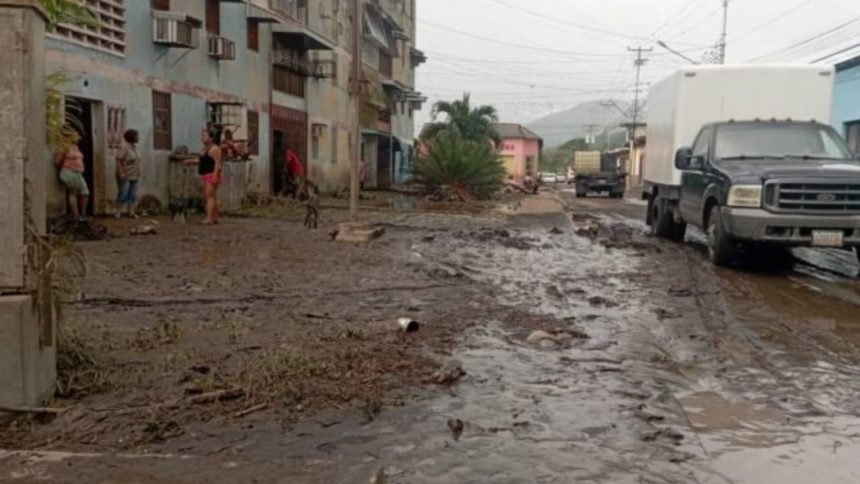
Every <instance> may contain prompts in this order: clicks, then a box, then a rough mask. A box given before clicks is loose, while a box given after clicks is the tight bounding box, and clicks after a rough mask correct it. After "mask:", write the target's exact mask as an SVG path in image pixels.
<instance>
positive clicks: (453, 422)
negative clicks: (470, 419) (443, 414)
mask: <svg viewBox="0 0 860 484" xmlns="http://www.w3.org/2000/svg"><path fill="white" fill-rule="evenodd" d="M465 427H466V426H465V424H464V423H463V421H462V420H460V419H459V418H449V419H448V429H450V430H451V435H453V436H454V440H460V436H461V435H463V429H464V428H465Z"/></svg>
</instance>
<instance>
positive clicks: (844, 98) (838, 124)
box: [833, 65, 860, 136]
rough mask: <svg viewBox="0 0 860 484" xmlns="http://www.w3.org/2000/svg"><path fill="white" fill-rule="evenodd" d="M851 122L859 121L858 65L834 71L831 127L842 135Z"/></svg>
mask: <svg viewBox="0 0 860 484" xmlns="http://www.w3.org/2000/svg"><path fill="white" fill-rule="evenodd" d="M853 122H860V65H858V66H855V67H852V68H849V69H845V70H842V71H840V72H837V73H836V91H835V96H834V106H833V127H834V128H836V129H837V130H838V131H839V132H840V133H841V134H842V135H843V136H844V135H845V134H846V131H845V126H846V124H848V123H853Z"/></svg>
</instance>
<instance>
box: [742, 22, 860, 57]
mask: <svg viewBox="0 0 860 484" xmlns="http://www.w3.org/2000/svg"><path fill="white" fill-rule="evenodd" d="M857 22H860V17H855V18H853V19H851V20H849V21H847V22H845V23H841V24H839V25H837V26H835V27H832V28H830V29H827V30H825V31H824V32H821V33H819V34H816V35H813V36H812V37H808V38H806V39H804V40H801V41H800V42H796V43H794V44H792V45H789V46H788V47H784V48H782V49H779V50H777V51H774V52H771V53H769V54H764V55H761V56H759V57H756V58H754V59H750V60H749V62H758V61H762V60H765V59H768V58H773V57H775V56H779V55H780V54H784V53H787V52H791V51H793V50H795V49H797V48H799V47H803V46H806V45H809V44H810V43H813V42H815V41H817V40H820V39H822V38H824V37H827V36H828V35H831V34H834V33H836V32H839V31H840V30H843V29H845V28H848V27H849V26H851V25H852V24H855V23H857Z"/></svg>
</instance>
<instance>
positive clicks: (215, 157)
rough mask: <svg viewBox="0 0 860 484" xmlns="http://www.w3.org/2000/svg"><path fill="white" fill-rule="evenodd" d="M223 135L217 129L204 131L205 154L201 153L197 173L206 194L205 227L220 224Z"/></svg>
mask: <svg viewBox="0 0 860 484" xmlns="http://www.w3.org/2000/svg"><path fill="white" fill-rule="evenodd" d="M220 137H221V133H220V132H219V130H218V129H216V128H209V129H205V130H203V136H202V138H201V140H202V141H203V152H202V153H200V163H199V164H198V165H197V173H198V174H199V175H200V177H201V178H203V190H204V193H205V194H206V220H204V221H203V224H204V225H212V224H217V223H218V217H219V215H220V214H219V212H220V207H219V206H218V187H220V186H221V177H222V175H221V174H222V171H221V147H220V146H219V142H220Z"/></svg>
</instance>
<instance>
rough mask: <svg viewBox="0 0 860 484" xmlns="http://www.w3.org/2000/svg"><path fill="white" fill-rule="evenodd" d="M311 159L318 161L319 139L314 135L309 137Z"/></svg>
mask: <svg viewBox="0 0 860 484" xmlns="http://www.w3.org/2000/svg"><path fill="white" fill-rule="evenodd" d="M311 158H312V159H314V160H318V159H320V137H319V136H318V135H316V134H314V135H313V136H311Z"/></svg>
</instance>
